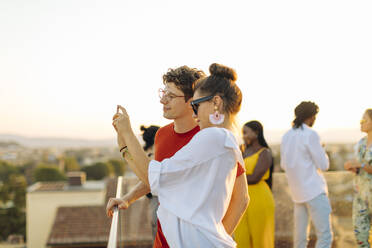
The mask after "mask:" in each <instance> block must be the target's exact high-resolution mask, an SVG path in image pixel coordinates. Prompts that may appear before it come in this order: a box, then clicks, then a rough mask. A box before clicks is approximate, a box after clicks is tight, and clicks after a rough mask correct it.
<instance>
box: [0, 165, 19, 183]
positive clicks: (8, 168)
mask: <svg viewBox="0 0 372 248" xmlns="http://www.w3.org/2000/svg"><path fill="white" fill-rule="evenodd" d="M17 173H19V170H18V168H17V167H15V166H14V165H11V164H9V163H7V162H5V161H0V182H4V181H7V180H8V178H9V176H10V175H11V174H17Z"/></svg>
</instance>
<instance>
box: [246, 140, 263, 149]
mask: <svg viewBox="0 0 372 248" xmlns="http://www.w3.org/2000/svg"><path fill="white" fill-rule="evenodd" d="M247 148H250V149H251V150H253V151H258V150H259V149H261V145H260V143H258V140H255V141H253V143H252V144H250V145H249V146H247Z"/></svg>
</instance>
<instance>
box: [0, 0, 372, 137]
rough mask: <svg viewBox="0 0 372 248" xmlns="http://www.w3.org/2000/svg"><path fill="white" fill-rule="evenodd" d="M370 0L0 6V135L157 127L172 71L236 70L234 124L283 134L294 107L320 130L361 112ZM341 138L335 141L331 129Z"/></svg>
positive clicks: (5, 0)
mask: <svg viewBox="0 0 372 248" xmlns="http://www.w3.org/2000/svg"><path fill="white" fill-rule="evenodd" d="M371 13H372V2H371V1H354V0H350V1H341V0H337V1H327V0H321V1H299V0H295V1H287V0H284V1H245V0H242V1H233V0H230V1H216V0H213V1H209V0H208V1H207V0H203V1H200V0H199V1H196V0H188V1H176V0H172V1H162V0H157V1H154V0H135V1H126V0H97V1H93V0H63V1H62V0H59V1H57V0H38V1H36V0H1V1H0V134H1V133H2V134H5V133H8V134H19V135H26V136H37V137H69V138H88V139H97V138H110V137H113V136H114V130H113V128H112V126H111V117H112V115H113V114H114V112H115V110H116V105H117V104H121V105H123V106H125V107H126V108H127V109H128V112H129V114H130V116H131V120H132V124H133V126H134V127H135V128H138V126H139V125H140V124H147V125H148V124H158V125H164V124H166V123H168V122H169V121H168V120H165V119H164V118H163V117H162V106H161V104H160V103H159V99H158V94H157V90H158V88H159V87H161V86H162V79H161V78H162V74H163V73H165V72H166V71H167V69H168V68H170V67H171V68H175V67H178V66H181V65H188V66H190V67H197V68H201V69H203V70H204V71H206V72H207V71H208V67H209V65H210V64H211V63H213V62H218V63H222V64H225V65H228V66H231V67H233V68H234V69H236V71H237V74H238V85H239V87H240V88H241V89H242V91H243V106H242V110H241V113H240V115H239V119H240V121H241V122H242V123H243V122H245V121H248V120H251V119H257V120H260V121H261V122H262V123H263V124H264V126H265V128H266V130H285V129H288V128H289V127H290V123H291V121H292V120H293V109H294V107H295V106H296V105H297V104H298V103H299V102H301V101H302V100H312V101H315V102H316V103H317V104H318V105H319V106H320V113H319V115H318V120H317V123H316V125H315V128H316V129H317V130H320V131H322V130H323V131H325V130H341V129H358V128H359V120H360V118H361V116H362V114H363V111H364V110H365V109H366V108H368V107H372V101H371V95H372V46H371V44H372V15H371ZM340 135H342V134H340Z"/></svg>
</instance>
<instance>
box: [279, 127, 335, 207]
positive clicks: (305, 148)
mask: <svg viewBox="0 0 372 248" xmlns="http://www.w3.org/2000/svg"><path fill="white" fill-rule="evenodd" d="M280 151H281V152H280V153H281V166H282V168H283V169H284V170H285V171H286V175H287V178H288V184H289V187H290V190H291V193H292V198H293V201H295V202H305V201H308V200H311V199H312V198H314V197H315V196H317V195H319V194H320V193H322V192H327V183H326V181H325V179H324V177H323V175H322V174H321V172H320V171H319V170H323V171H324V170H327V169H328V167H329V161H328V158H327V155H326V153H325V151H324V150H323V149H322V148H321V144H320V139H319V136H318V134H317V133H316V132H315V131H314V130H312V129H311V128H309V127H308V126H307V125H306V124H303V125H302V126H301V127H299V128H292V129H290V130H289V131H288V132H287V133H286V134H285V135H284V136H283V139H282V143H281V147H280Z"/></svg>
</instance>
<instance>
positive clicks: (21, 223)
mask: <svg viewBox="0 0 372 248" xmlns="http://www.w3.org/2000/svg"><path fill="white" fill-rule="evenodd" d="M10 234H21V235H23V236H24V237H25V235H26V213H25V211H23V210H22V209H20V208H18V207H12V208H8V209H0V240H6V239H7V238H8V236H9V235H10Z"/></svg>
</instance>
